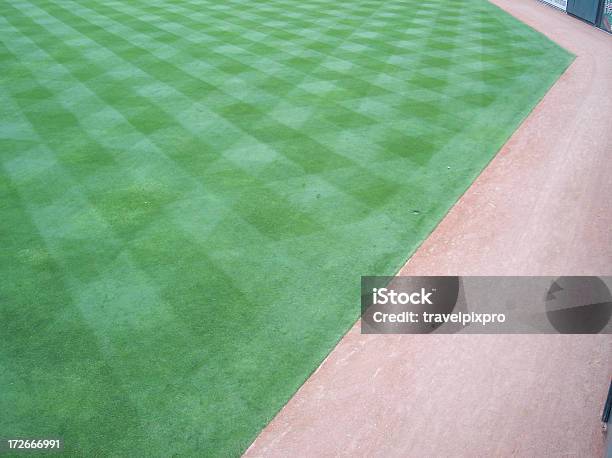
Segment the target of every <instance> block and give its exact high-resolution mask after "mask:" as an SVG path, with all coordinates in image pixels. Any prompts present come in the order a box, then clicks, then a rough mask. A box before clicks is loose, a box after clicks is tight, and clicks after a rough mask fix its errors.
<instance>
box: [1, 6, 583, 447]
mask: <svg viewBox="0 0 612 458" xmlns="http://www.w3.org/2000/svg"><path fill="white" fill-rule="evenodd" d="M0 13H1V14H0V37H1V44H0V78H1V83H0V84H1V86H0V159H1V162H0V231H1V232H0V234H1V242H2V250H1V251H0V256H1V261H0V275H1V276H0V278H1V280H0V320H1V323H0V324H1V326H0V437H12V436H19V437H21V436H26V437H58V436H59V437H63V438H64V439H65V441H66V444H65V447H66V451H67V452H68V453H71V454H75V455H86V456H93V455H94V454H101V455H124V456H126V455H132V456H134V455H148V456H151V455H153V456H155V455H159V456H168V455H171V454H179V455H219V456H226V455H237V454H239V453H240V452H242V451H243V450H244V449H245V448H246V447H247V446H248V445H249V443H250V442H251V441H252V440H253V439H254V437H255V436H256V435H257V433H258V432H259V431H260V429H261V428H262V427H263V426H264V425H265V424H266V423H267V422H268V421H269V420H270V419H271V418H272V417H273V416H274V414H275V413H276V412H277V411H278V409H280V408H281V407H282V406H283V404H284V403H285V402H286V401H287V400H288V399H289V398H290V396H291V395H292V394H293V393H294V392H295V390H296V389H297V388H298V387H299V386H300V385H301V384H302V383H303V381H304V380H305V379H306V378H307V377H308V375H309V374H310V373H311V372H312V371H313V370H314V369H315V368H316V366H317V365H318V364H319V363H320V361H321V360H322V359H323V358H324V357H325V355H326V354H327V353H328V352H329V351H330V349H331V348H332V347H333V345H334V344H335V343H336V342H337V341H338V339H339V338H340V337H341V336H342V334H343V333H344V332H345V331H346V330H347V328H348V327H350V325H351V324H352V323H353V322H354V321H355V320H356V318H357V316H358V313H359V277H360V275H373V274H377V275H390V274H393V273H395V272H396V271H397V269H398V268H399V267H400V266H401V264H402V263H403V262H404V261H405V259H406V258H407V256H409V255H410V253H412V252H413V250H414V249H415V248H416V247H417V246H418V245H419V243H420V242H421V241H422V240H423V239H424V238H425V237H426V236H427V235H428V234H429V233H430V231H431V230H432V229H433V228H434V227H435V225H436V224H437V223H438V222H439V220H440V219H441V218H442V217H443V215H444V214H445V213H446V212H447V210H448V209H449V207H450V206H451V205H452V204H453V203H454V202H455V201H456V199H457V198H458V197H459V196H460V195H461V193H462V192H463V191H464V190H465V189H466V188H467V187H468V186H469V184H470V183H471V182H472V181H473V179H474V178H475V177H476V176H477V174H478V173H479V172H480V171H481V169H482V168H483V167H484V166H485V165H486V163H487V162H488V161H489V160H490V159H491V158H492V157H493V155H494V154H495V153H496V151H498V149H499V148H500V147H501V145H502V144H503V143H504V141H505V140H506V139H507V138H508V137H509V135H510V134H511V133H512V132H513V131H514V130H515V129H516V127H517V126H518V124H519V123H520V122H521V120H522V119H523V118H524V117H525V116H526V115H527V113H528V112H529V111H530V110H531V109H532V108H533V106H534V105H535V104H536V103H537V102H538V100H539V99H540V98H541V97H542V96H543V94H544V93H545V92H546V90H547V88H548V87H549V86H550V85H551V84H552V83H553V82H554V81H555V79H556V78H557V77H558V76H559V75H560V73H561V72H562V71H563V70H564V69H565V68H566V67H567V65H568V64H569V62H570V61H571V56H570V55H568V54H567V53H566V52H565V51H563V50H561V49H560V48H558V47H557V46H556V45H554V44H553V43H551V42H550V41H548V40H547V39H545V38H544V37H542V36H541V35H539V34H537V33H536V32H534V31H533V30H531V29H529V28H528V27H526V26H524V25H522V24H520V23H518V22H517V21H516V20H514V19H513V18H511V17H509V16H507V15H506V14H505V13H503V12H502V11H500V10H498V9H497V8H495V7H494V6H492V5H490V4H488V3H487V2H485V1H477V0H457V1H453V2H448V1H443V0H428V1H427V0H426V1H422V0H390V1H385V2H383V1H378V0H376V1H375V0H350V1H346V2H328V1H322V0H302V1H297V0H295V1H294V0H266V1H261V2H249V1H244V0H233V1H227V2H225V1H224V2H216V1H209V0H191V1H187V0H146V1H145V0H132V1H127V0H122V1H119V0H109V1H104V2H99V1H97V0H36V1H34V0H32V1H27V0H11V1H9V2H3V3H2V4H1V5H0ZM338 415H339V416H341V415H342V413H341V412H339V413H338Z"/></svg>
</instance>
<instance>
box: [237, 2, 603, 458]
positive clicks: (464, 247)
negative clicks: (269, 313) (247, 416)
mask: <svg viewBox="0 0 612 458" xmlns="http://www.w3.org/2000/svg"><path fill="white" fill-rule="evenodd" d="M493 3H495V4H497V5H499V6H500V7H502V8H504V9H505V10H506V11H508V12H510V13H511V14H513V15H514V16H516V17H518V18H519V19H521V20H523V21H524V22H526V23H527V24H529V25H531V26H532V27H534V28H536V29H537V30H539V31H541V32H543V33H544V34H546V35H547V36H548V37H550V38H551V39H553V40H555V41H556V42H558V43H559V44H560V45H561V46H563V47H565V48H567V49H568V50H570V51H571V52H573V53H574V54H576V55H577V58H576V61H575V62H574V63H573V64H572V66H571V67H570V68H569V69H568V71H567V72H566V73H565V74H564V75H563V76H562V77H561V79H560V80H559V81H558V82H557V83H556V84H555V85H554V86H553V88H552V89H551V90H550V92H549V93H548V94H547V95H546V97H545V98H544V99H543V100H542V102H541V103H540V104H539V105H538V106H537V108H536V109H535V110H534V112H533V113H531V115H530V116H529V117H528V118H527V120H526V121H525V122H524V123H523V124H522V125H521V127H520V128H519V129H518V130H517V131H516V132H515V134H514V135H513V136H512V138H511V139H510V140H509V141H508V143H507V144H506V145H505V146H504V148H503V149H502V150H501V151H500V153H499V154H498V155H497V157H496V158H495V159H494V160H493V161H492V162H491V164H490V165H489V167H487V169H486V170H485V171H484V172H483V173H482V174H481V176H480V177H479V178H478V179H477V180H476V181H475V182H474V184H473V185H472V187H471V188H470V189H469V190H468V192H467V193H466V194H465V195H464V196H463V197H462V198H461V199H460V200H459V202H458V203H457V204H456V205H455V206H454V207H453V209H452V210H451V211H450V213H449V214H448V215H447V216H446V218H445V219H444V220H443V221H442V222H441V223H440V225H439V226H438V227H437V228H436V230H435V231H434V232H433V233H432V234H431V236H430V237H429V238H428V239H427V240H426V241H425V243H424V244H423V245H422V246H421V247H420V248H419V250H418V251H417V252H416V253H415V255H414V256H413V257H412V258H411V259H410V261H409V262H408V263H407V264H406V265H405V266H404V267H403V268H402V270H401V273H402V274H406V275H413V274H422V275H445V274H449V275H455V274H461V275H470V274H471V275H517V274H522V275H537V274H539V275H556V274H566V275H571V274H583V275H612V36H610V35H607V34H605V33H604V32H601V31H599V30H597V29H595V28H593V27H591V26H588V25H586V24H584V23H582V22H580V21H578V20H576V19H573V18H571V17H569V16H567V15H565V14H563V13H561V12H558V11H556V10H554V9H552V8H551V7H548V6H545V5H543V4H541V3H539V2H537V1H535V0H494V1H493ZM611 355H612V336H609V335H606V336H602V335H598V336H563V335H543V336H535V335H534V336H476V335H440V336H365V335H363V336H362V335H360V334H359V328H358V324H357V325H356V326H355V327H354V328H353V329H352V330H351V331H350V332H349V333H348V334H347V335H346V336H345V337H344V338H343V339H342V341H341V342H340V343H339V344H338V346H337V347H336V349H334V351H333V352H332V353H331V354H330V356H329V357H328V359H327V360H326V361H325V362H324V363H323V364H322V365H321V367H320V368H319V369H318V370H317V371H316V372H315V374H313V376H312V377H310V379H309V380H308V381H307V382H306V383H305V384H304V385H303V386H302V388H301V389H300V390H299V391H298V392H297V393H296V395H295V396H294V397H293V398H292V399H291V401H290V402H289V403H288V404H287V405H286V406H285V408H283V410H282V411H281V412H280V413H279V414H278V415H277V416H276V418H275V419H274V420H273V421H272V422H271V423H270V424H269V425H268V426H267V427H266V428H265V429H264V431H263V432H262V433H261V434H260V436H259V437H258V438H257V440H256V441H255V442H254V443H253V445H252V446H251V447H250V448H249V450H248V451H247V452H246V455H247V456H264V455H265V456H267V457H269V456H305V455H308V456H332V455H333V456H336V455H357V456H389V455H391V456H399V455H401V456H441V455H448V456H501V455H503V456H507V455H520V456H550V455H574V456H575V455H578V456H603V454H604V438H603V436H602V434H601V432H600V423H599V415H600V413H601V407H602V405H603V401H604V398H605V395H606V393H607V389H608V383H609V377H610V375H611V374H612V356H611Z"/></svg>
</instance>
